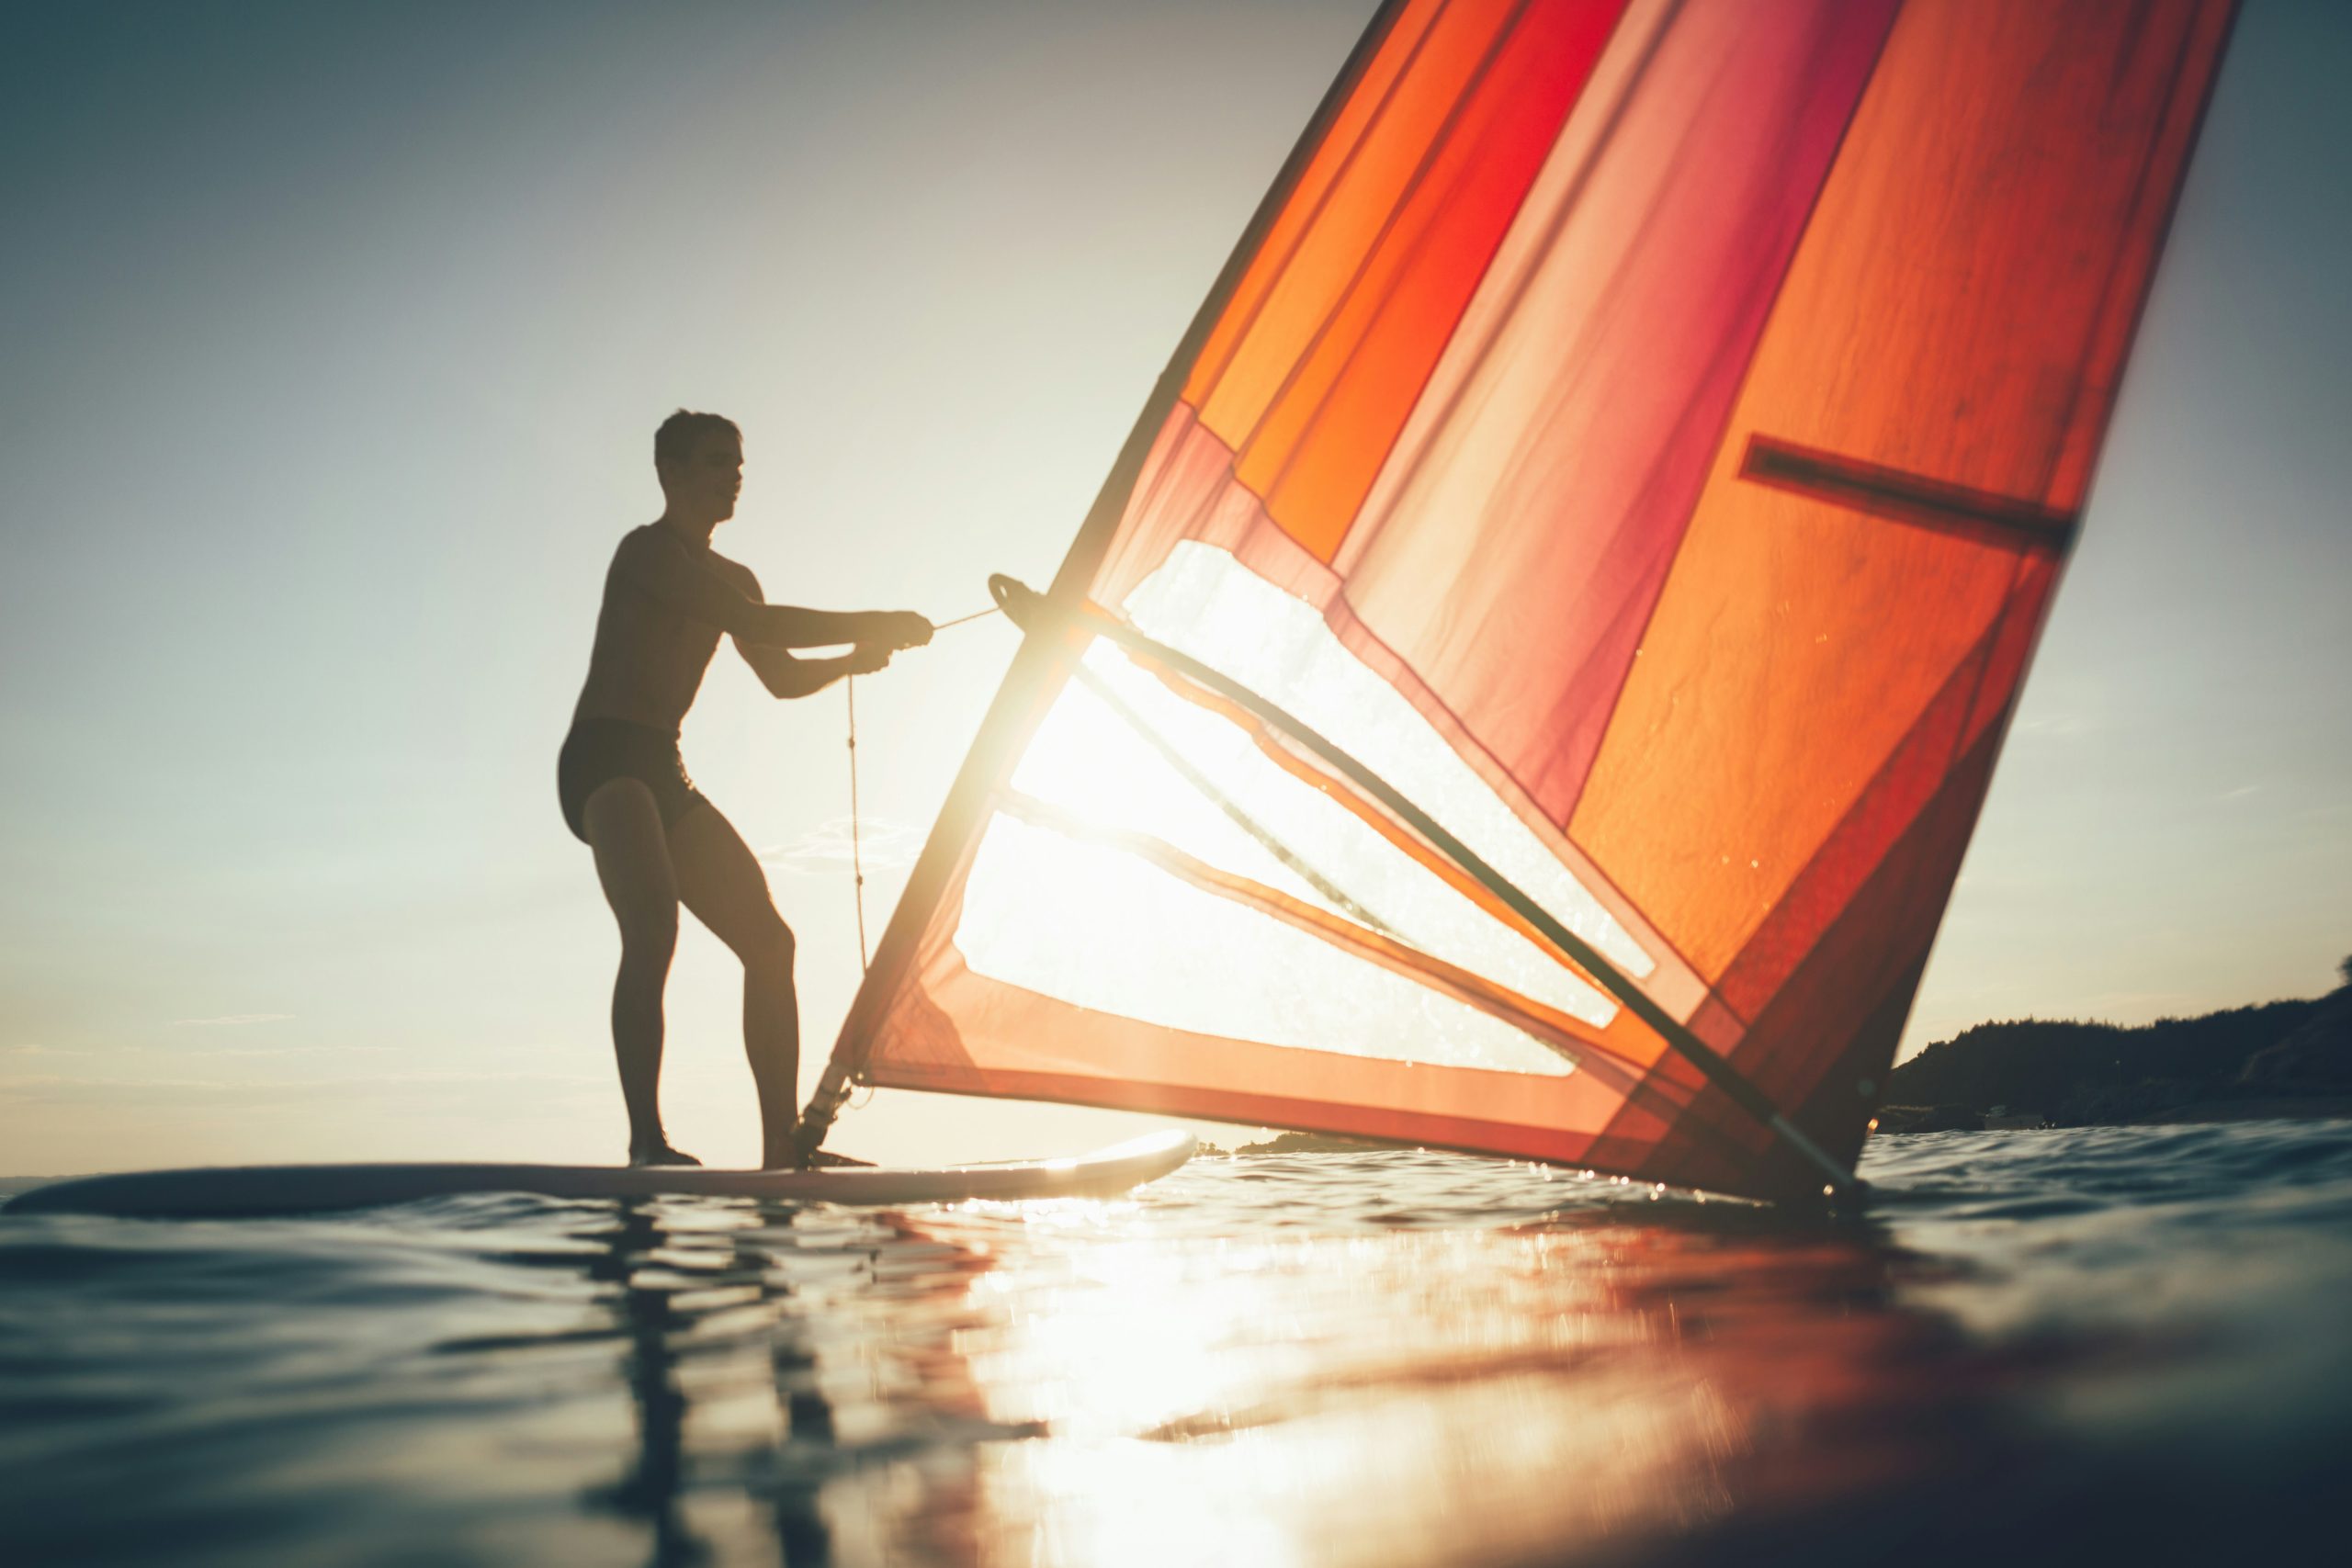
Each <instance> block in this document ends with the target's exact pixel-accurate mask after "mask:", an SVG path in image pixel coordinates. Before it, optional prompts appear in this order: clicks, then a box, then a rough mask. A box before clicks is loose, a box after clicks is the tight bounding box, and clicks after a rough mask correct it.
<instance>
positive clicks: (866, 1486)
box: [0, 1122, 2352, 1568]
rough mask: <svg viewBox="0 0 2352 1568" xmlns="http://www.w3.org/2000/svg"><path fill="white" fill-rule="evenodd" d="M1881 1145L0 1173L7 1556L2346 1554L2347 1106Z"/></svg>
mask: <svg viewBox="0 0 2352 1568" xmlns="http://www.w3.org/2000/svg"><path fill="white" fill-rule="evenodd" d="M1863 1169H1864V1174H1865V1175H1866V1176H1867V1177H1868V1178H1869V1179H1871V1182H1872V1183H1873V1184H1874V1189H1875V1191H1874V1196H1873V1199H1872V1201H1871V1205H1870V1208H1869V1211H1868V1213H1867V1216H1866V1217H1865V1219H1864V1220H1863V1221H1862V1222H1861V1223H1860V1224H1845V1225H1837V1224H1820V1223H1815V1222H1809V1221H1805V1220H1802V1219H1797V1218H1792V1217H1790V1216H1786V1215H1783V1214H1780V1213H1774V1212H1772V1211H1770V1210H1765V1209H1759V1208H1756V1207H1753V1206H1749V1205H1745V1204H1737V1203H1731V1202H1725V1201H1708V1202H1700V1201H1695V1200H1694V1199H1693V1198H1691V1196H1689V1195H1687V1194H1677V1193H1671V1192H1659V1191H1657V1190H1655V1189H1646V1188H1635V1187H1632V1186H1628V1185H1625V1184H1623V1183H1620V1182H1615V1181H1611V1180H1609V1179H1587V1178H1583V1177H1581V1176H1580V1175H1579V1174H1578V1173H1577V1172H1573V1171H1559V1170H1550V1169H1545V1168H1539V1167H1532V1166H1528V1165H1523V1164H1509V1163H1504V1162H1500V1161H1487V1160H1477V1159H1470V1158H1465V1157H1461V1156H1450V1155H1436V1154H1423V1153H1402V1152H1398V1153H1377V1154H1350V1155H1301V1156H1281V1157H1271V1156H1261V1157H1241V1158H1204V1159H1201V1160H1197V1161H1195V1162H1194V1163H1193V1165H1192V1166H1190V1167H1188V1168H1186V1169H1184V1170H1182V1172H1179V1173H1178V1174H1177V1175H1175V1176H1173V1177H1170V1178H1169V1179H1165V1180H1162V1181H1160V1182H1159V1183H1156V1184H1154V1185H1153V1186H1151V1187H1149V1188H1147V1189H1145V1190H1141V1191H1139V1192H1138V1193H1136V1194H1135V1195H1134V1196H1133V1197H1131V1198H1128V1199H1125V1200H1122V1201H1107V1202H1096V1201H1058V1202H1050V1203H1036V1204H1029V1205H1022V1206H1013V1205H985V1204H981V1205H964V1206H958V1207H934V1208H926V1209H909V1210H904V1211H898V1212H874V1211H854V1210H842V1209H828V1208H823V1207H815V1208H797V1209H796V1208H791V1207H786V1206H780V1205H767V1206H763V1205H760V1204H755V1203H751V1202H742V1201H710V1200H673V1201H654V1202H644V1203H629V1204H622V1203H613V1202H560V1201H547V1200H541V1199H529V1198H518V1197H503V1196H488V1197H478V1198H469V1199H463V1200H439V1201H431V1202H423V1203H416V1204H412V1205H407V1206H403V1207H397V1208H388V1209H382V1210H378V1211H374V1212H370V1213H355V1214H348V1215H341V1216H334V1217H325V1218H313V1219H303V1220H280V1221H269V1220H264V1221H234V1222H212V1223H200V1224H194V1223H168V1224H166V1223H154V1222H135V1221H123V1220H103V1219H90V1218H80V1217H49V1216H5V1215H0V1562H7V1563H9V1564H31V1563H41V1562H74V1563H116V1562H157V1563H175V1564H179V1563H239V1564H245V1563H300V1564H305V1565H308V1564H335V1563H353V1564H357V1563H427V1562H430V1563H458V1564H462V1563H471V1562H481V1563H507V1562H525V1563H536V1562H544V1563H551V1564H553V1563H561V1564H589V1563H616V1564H636V1563H662V1564H670V1563H677V1564H685V1563H701V1562H718V1563H731V1562H752V1563H775V1562H786V1563H790V1564H793V1565H795V1568H804V1565H807V1564H816V1563H885V1562H910V1563H923V1562H942V1563H1031V1562H1038V1563H1072V1564H1094V1563H1101V1564H1120V1565H1131V1564H1156V1563H1195V1562H1197V1563H1218V1564H1228V1563H1232V1564H1259V1563H1263V1564H1272V1565H1284V1564H1320V1563H1333V1564H1451V1563H1516V1562H1571V1563H1573V1562H1592V1563H1609V1564H1620V1563H1649V1562H1659V1563H1686V1562H1692V1563H1726V1564H1729V1563H1737V1564H1743V1565H1747V1564H1755V1563H1759V1562H1792V1563H1794V1562H1804V1563H1825V1562H1831V1563H1864V1562H1871V1563H1876V1562H1885V1563H1918V1562H1952V1563H1962V1562H1965V1563H1972V1564H1983V1563H1995V1564H2007V1563H2014V1562H2069V1563H2084V1562H2135V1563H2136V1562H2176V1561H2182V1562H2186V1561H2195V1562H2216V1561H2219V1562H2234V1561H2242V1560H2246V1559H2249V1558H2251V1557H2253V1556H2254V1555H2255V1554H2256V1553H2264V1554H2269V1553H2275V1552H2279V1551H2293V1552H2295V1553H2297V1554H2298V1555H2299V1557H2308V1556H2311V1555H2313V1554H2317V1555H2319V1556H2321V1557H2322V1558H2324V1559H2333V1560H2338V1561H2340V1560H2342V1553H2343V1550H2344V1542H2345V1541H2346V1540H2347V1539H2352V1529H2347V1527H2346V1523H2345V1521H2344V1517H2343V1509H2344V1507H2345V1503H2346V1492H2347V1488H2346V1483H2347V1482H2352V1123H2346V1122H2300V1123H2290V1122H2260V1123H2242V1124H2237V1125H2226V1126H2197V1127H2161V1128H2115V1129H2089V1130H2075V1131H2056V1132H2038V1133H1992V1134H1939V1135H1932V1136H1923V1137H1910V1138H1901V1139H1882V1140H1879V1141H1878V1142H1876V1143H1874V1144H1873V1145H1872V1146H1871V1150H1870V1153H1869V1155H1868V1157H1867V1158H1866V1159H1865V1161H1864V1167H1863Z"/></svg>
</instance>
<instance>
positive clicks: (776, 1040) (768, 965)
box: [670, 803, 800, 1168]
mask: <svg viewBox="0 0 2352 1568" xmlns="http://www.w3.org/2000/svg"><path fill="white" fill-rule="evenodd" d="M670 862H671V864H672V865H673V866H674V867H676V869H677V875H678V896H679V897H681V898H683V899H684V901H685V906H686V908H689V909H692V910H693V911H694V912H695V919H698V920H700V921H701V922H702V923H703V924H704V925H707V926H708V927H709V928H710V930H711V934H712V935H714V936H716V937H718V940H719V941H721V942H725V943H726V944H727V945H728V946H729V948H731V949H733V950H734V953H735V956H736V957H738V958H740V959H741V960H742V961H743V1051H744V1054H745V1055H748V1056H750V1057H751V1059H752V1082H753V1083H754V1084H756V1085H757V1086H758V1088H759V1094H760V1148H761V1153H760V1163H761V1164H762V1165H764V1166H768V1167H771V1168H774V1167H777V1166H787V1165H791V1164H792V1163H794V1157H793V1148H792V1131H793V1128H794V1127H795V1126H796V1125H797V1123H798V1122H799V1117H800V998H798V996H797V994H795V992H794V990H793V987H792V948H793V943H792V928H791V927H789V926H787V925H786V924H785V923H784V918H783V917H782V916H781V915H778V914H777V913H776V912H775V901H774V900H773V899H771V898H770V897H768V879H767V874H765V873H764V872H763V871H761V870H760V863H759V861H758V860H757V859H756V858H755V857H754V856H753V855H752V852H751V849H750V848H749V847H748V846H747V845H746V844H745V843H744V842H743V840H742V838H741V835H739V834H738V833H737V832H736V831H735V826H734V824H733V823H731V822H729V821H728V820H727V818H725V817H723V816H721V815H719V812H718V807H714V806H711V805H709V804H707V803H705V804H703V805H700V806H697V807H695V808H694V809H693V810H691V811H689V812H687V813H686V814H685V815H684V817H681V818H678V819H677V821H675V822H673V823H672V824H671V825H670Z"/></svg>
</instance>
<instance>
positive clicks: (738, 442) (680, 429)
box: [653, 409, 743, 523]
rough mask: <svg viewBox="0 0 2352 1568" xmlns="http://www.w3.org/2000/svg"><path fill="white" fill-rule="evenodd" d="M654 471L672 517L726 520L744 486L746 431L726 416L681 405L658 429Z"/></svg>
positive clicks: (730, 514) (655, 433)
mask: <svg viewBox="0 0 2352 1568" xmlns="http://www.w3.org/2000/svg"><path fill="white" fill-rule="evenodd" d="M653 472H654V474H655V475H656V477H658V478H659V479H661V481H662V498H663V499H664V500H665V501H667V502H669V508H668V510H669V513H670V515H671V516H673V517H676V518H679V519H680V520H682V521H686V522H693V523H723V522H725V521H726V520H727V519H728V518H729V517H732V516H734V515H735V497H736V495H737V494H738V493H739V492H740V491H741V490H742V488H743V433H742V432H741V431H740V430H738V429H736V428H735V422H734V421H733V420H731V419H729V418H727V417H726V416H725V415H723V414H715V413H693V412H688V411H687V410H685V409H680V410H679V411H678V412H675V413H673V414H672V415H671V416H670V417H669V418H667V419H665V420H663V421H662V428H660V429H659V430H656V431H655V432H654V433H653Z"/></svg>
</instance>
